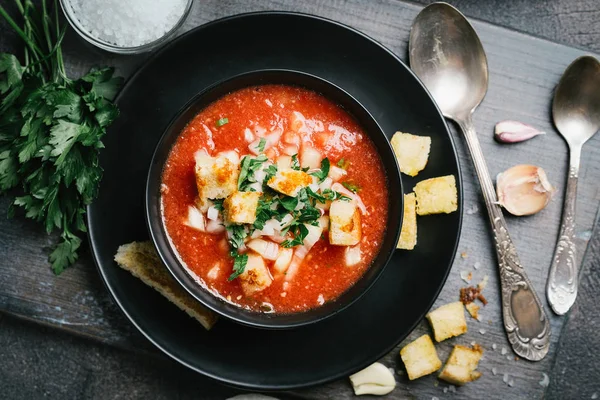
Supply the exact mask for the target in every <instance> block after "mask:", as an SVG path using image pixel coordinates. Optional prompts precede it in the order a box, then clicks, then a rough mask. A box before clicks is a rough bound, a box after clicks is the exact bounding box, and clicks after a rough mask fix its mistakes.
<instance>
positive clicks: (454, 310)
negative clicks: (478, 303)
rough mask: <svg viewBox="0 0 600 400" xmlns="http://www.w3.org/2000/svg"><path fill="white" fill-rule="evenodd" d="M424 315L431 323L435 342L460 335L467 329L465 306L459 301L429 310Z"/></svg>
mask: <svg viewBox="0 0 600 400" xmlns="http://www.w3.org/2000/svg"><path fill="white" fill-rule="evenodd" d="M426 317H427V319H428V320H429V323H430V324H431V329H433V336H434V337H435V340H436V341H437V342H441V341H443V340H446V339H448V338H451V337H453V336H458V335H462V334H463V333H465V332H466V331H467V320H466V319H465V308H464V306H463V304H462V303H461V302H460V301H457V302H454V303H449V304H446V305H443V306H441V307H439V308H437V309H435V310H433V311H430V312H429V314H427V316H426Z"/></svg>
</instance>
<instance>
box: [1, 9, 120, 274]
mask: <svg viewBox="0 0 600 400" xmlns="http://www.w3.org/2000/svg"><path fill="white" fill-rule="evenodd" d="M15 5H16V8H17V9H18V11H19V13H20V17H21V18H22V20H23V24H22V28H21V27H19V25H18V24H17V23H16V22H15V20H14V19H13V18H12V17H11V16H9V15H8V13H7V12H6V10H5V9H4V8H3V7H2V6H0V16H2V17H3V18H4V19H5V20H6V21H7V22H8V24H9V25H10V26H11V27H12V28H13V29H14V31H15V32H16V33H17V34H18V35H19V36H20V37H21V39H23V41H24V42H25V49H24V57H23V59H24V63H23V64H21V63H20V62H19V60H18V59H17V57H15V56H14V55H12V54H7V53H0V194H8V193H9V192H8V191H9V190H10V195H14V201H13V203H12V206H11V208H10V209H9V216H12V215H13V214H14V211H15V208H16V207H19V208H22V209H23V210H24V211H25V216H26V217H27V218H31V219H33V220H35V221H37V222H40V223H42V224H43V225H44V226H45V228H46V231H47V232H48V234H50V233H51V232H53V231H55V230H58V231H60V232H61V237H62V241H61V242H60V243H59V244H58V245H57V246H56V248H55V249H54V251H53V252H52V253H51V254H50V262H51V263H52V268H53V270H54V272H55V273H56V274H59V273H61V272H62V271H63V270H64V269H65V268H66V267H68V266H69V265H71V264H72V263H73V262H74V261H75V260H76V259H77V250H78V249H79V246H80V244H81V239H80V238H79V236H78V233H80V232H86V226H85V223H84V215H85V207H86V206H87V205H88V204H90V203H91V202H92V200H93V199H94V198H95V197H96V195H97V191H98V184H99V182H100V179H101V177H102V168H101V167H100V165H99V163H98V153H99V150H100V149H101V148H103V147H104V146H103V144H102V141H101V138H102V136H103V135H104V134H105V133H106V127H107V126H108V125H110V124H111V123H112V122H113V120H114V119H115V118H116V117H117V116H118V109H117V108H116V106H115V105H114V104H113V103H112V102H111V100H112V99H113V98H114V96H115V95H116V93H117V91H118V89H119V87H120V86H121V84H122V79H120V78H114V77H113V70H112V69H109V68H105V69H98V70H95V69H94V70H92V71H90V73H88V74H87V75H85V76H83V77H82V78H80V79H77V80H71V79H69V78H68V77H67V75H66V73H65V66H64V62H63V58H62V52H61V42H62V39H63V37H64V34H65V28H62V29H61V27H60V25H59V15H58V6H57V4H56V1H55V2H54V10H53V11H54V12H53V13H49V12H48V8H47V6H46V1H45V0H43V1H42V4H41V10H38V9H36V7H35V6H34V5H33V3H32V1H31V0H24V1H22V0H15Z"/></svg>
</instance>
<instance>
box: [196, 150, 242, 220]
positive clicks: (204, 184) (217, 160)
mask: <svg viewBox="0 0 600 400" xmlns="http://www.w3.org/2000/svg"><path fill="white" fill-rule="evenodd" d="M195 173H196V186H197V187H198V202H199V206H200V209H201V210H202V211H206V209H207V208H208V206H209V201H208V200H209V199H224V198H226V197H227V196H229V195H230V194H231V193H233V192H235V191H236V190H237V181H238V176H239V174H240V172H239V165H238V164H236V163H234V162H233V161H232V160H231V159H230V158H229V157H226V156H225V155H222V156H219V157H210V156H209V155H207V154H198V155H197V156H196V169H195Z"/></svg>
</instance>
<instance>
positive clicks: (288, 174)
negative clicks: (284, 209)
mask: <svg viewBox="0 0 600 400" xmlns="http://www.w3.org/2000/svg"><path fill="white" fill-rule="evenodd" d="M311 183H313V178H312V176H310V175H309V174H307V173H306V172H302V171H296V170H280V171H277V173H276V174H275V176H274V177H272V178H271V179H269V182H267V185H268V186H269V187H270V188H271V189H273V190H275V191H277V192H279V193H283V194H285V195H287V196H292V197H296V196H297V195H298V192H299V191H300V189H302V188H304V187H307V186H308V185H310V184H311Z"/></svg>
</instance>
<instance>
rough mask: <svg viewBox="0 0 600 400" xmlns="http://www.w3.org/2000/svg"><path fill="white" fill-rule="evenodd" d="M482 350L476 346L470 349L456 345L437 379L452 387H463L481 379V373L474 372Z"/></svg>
mask: <svg viewBox="0 0 600 400" xmlns="http://www.w3.org/2000/svg"><path fill="white" fill-rule="evenodd" d="M482 355H483V349H482V348H481V346H479V345H478V344H476V345H474V346H473V347H472V348H470V347H465V346H461V345H458V344H457V345H456V346H454V348H453V349H452V352H451V353H450V357H448V361H446V365H445V366H444V369H442V372H440V375H439V378H440V379H443V380H445V381H446V382H450V383H452V384H454V385H459V386H460V385H464V384H465V383H468V382H473V381H475V380H477V379H479V378H480V377H481V372H479V371H475V370H476V369H477V364H479V359H480V358H481V356H482Z"/></svg>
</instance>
